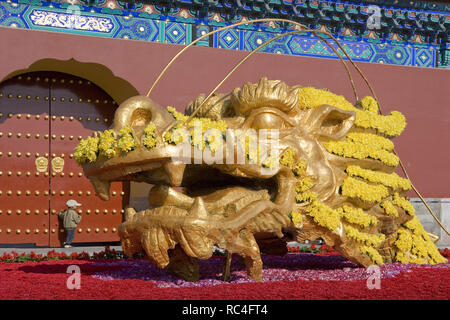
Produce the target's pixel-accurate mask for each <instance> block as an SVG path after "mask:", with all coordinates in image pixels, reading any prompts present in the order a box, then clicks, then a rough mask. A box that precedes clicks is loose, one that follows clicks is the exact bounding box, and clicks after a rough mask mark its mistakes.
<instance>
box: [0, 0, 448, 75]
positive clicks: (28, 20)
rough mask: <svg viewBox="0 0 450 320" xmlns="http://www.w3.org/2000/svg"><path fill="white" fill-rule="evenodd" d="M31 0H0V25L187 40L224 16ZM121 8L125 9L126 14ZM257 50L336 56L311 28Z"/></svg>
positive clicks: (242, 38)
mask: <svg viewBox="0 0 450 320" xmlns="http://www.w3.org/2000/svg"><path fill="white" fill-rule="evenodd" d="M32 3H36V4H33V5H30V4H17V3H9V2H5V1H4V0H0V26H6V27H16V28H24V29H34V30H47V31H56V32H66V33H75V34H81V35H95V36H100V37H109V38H119V39H132V40H141V41H150V42H160V43H170V44H181V45H186V44H189V43H191V42H192V41H193V40H195V39H196V38H198V37H200V36H201V35H203V34H205V33H207V32H209V31H210V30H213V29H217V28H218V27H220V26H222V25H224V24H223V22H220V21H216V20H214V17H209V19H210V20H208V23H207V24H205V23H204V22H205V21H204V20H202V21H200V20H198V19H193V18H190V17H186V18H184V17H182V16H177V17H174V16H168V15H164V10H165V9H164V8H163V7H161V8H159V7H157V6H156V8H157V9H158V11H159V12H152V13H147V12H135V11H125V10H119V11H120V12H121V14H114V10H117V9H110V11H109V12H110V13H111V14H108V13H107V12H108V10H106V9H105V8H96V9H94V8H92V7H88V6H78V8H80V10H78V11H76V10H75V11H74V10H68V9H69V8H72V9H73V7H75V6H72V7H68V6H69V5H68V4H67V3H53V4H52V3H49V2H45V5H43V3H44V2H42V3H41V2H39V1H36V2H32ZM39 3H40V5H39ZM75 8H77V7H75ZM173 10H177V9H176V8H174V9H173ZM125 12H127V13H128V14H126V15H125V14H124V13H125ZM116 13H117V12H116ZM277 30H279V29H277V28H273V27H270V26H262V27H261V26H260V27H258V26H242V27H240V28H236V29H230V30H225V31H221V32H219V33H217V34H215V35H214V36H211V37H209V38H206V39H204V40H202V41H201V42H200V43H199V44H198V45H201V46H212V47H214V48H220V49H228V50H245V51H251V50H253V49H255V48H256V47H258V46H259V45H261V44H262V43H264V42H265V41H267V40H269V39H271V38H273V37H274V36H276V35H278V34H279V32H277ZM210 38H211V39H210ZM339 42H340V43H341V44H342V46H343V47H344V48H345V50H346V51H347V53H348V54H349V56H350V57H351V58H352V59H354V60H355V61H362V62H371V63H385V64H395V65H404V66H419V67H435V66H436V64H437V63H436V57H437V54H438V50H439V45H434V44H420V43H408V42H400V41H391V40H385V41H380V40H379V39H377V41H370V39H367V38H364V39H362V38H357V37H340V38H339ZM330 43H331V45H332V46H333V47H334V48H336V49H338V48H337V45H336V44H335V43H334V42H333V41H331V40H330ZM261 51H262V52H266V53H274V54H286V55H295V56H308V57H317V58H330V59H337V58H338V57H337V56H336V54H335V53H334V52H333V50H332V49H331V48H329V47H328V46H327V45H326V44H325V43H324V42H322V41H321V40H320V39H319V38H317V37H316V36H314V35H312V34H299V35H293V36H287V37H284V38H280V39H278V40H276V41H274V42H272V43H271V44H270V45H268V46H266V47H265V48H263V49H262V50H261Z"/></svg>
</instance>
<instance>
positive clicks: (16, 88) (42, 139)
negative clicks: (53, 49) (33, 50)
mask: <svg viewBox="0 0 450 320" xmlns="http://www.w3.org/2000/svg"><path fill="white" fill-rule="evenodd" d="M45 79H46V77H45V75H44V74H33V75H28V76H26V75H25V76H19V77H15V78H13V79H10V80H7V81H5V82H3V83H1V84H0V230H1V231H0V243H35V244H36V245H48V241H49V186H50V177H49V172H48V165H47V163H48V157H49V142H50V141H49V135H50V128H49V115H50V98H49V96H50V84H49V82H48V81H47V82H46V81H44V80H45ZM36 163H37V164H36Z"/></svg>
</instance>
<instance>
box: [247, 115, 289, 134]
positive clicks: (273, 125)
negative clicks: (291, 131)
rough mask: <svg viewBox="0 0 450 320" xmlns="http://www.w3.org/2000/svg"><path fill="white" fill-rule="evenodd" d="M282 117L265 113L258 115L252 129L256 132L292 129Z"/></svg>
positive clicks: (254, 119)
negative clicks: (260, 130)
mask: <svg viewBox="0 0 450 320" xmlns="http://www.w3.org/2000/svg"><path fill="white" fill-rule="evenodd" d="M290 126H291V125H290V124H288V123H287V122H286V121H285V120H284V119H283V118H282V117H280V116H278V115H276V114H275V113H269V112H263V113H260V114H257V115H256V116H255V117H254V118H253V122H252V125H251V127H252V128H253V129H255V130H259V129H285V128H288V127H290Z"/></svg>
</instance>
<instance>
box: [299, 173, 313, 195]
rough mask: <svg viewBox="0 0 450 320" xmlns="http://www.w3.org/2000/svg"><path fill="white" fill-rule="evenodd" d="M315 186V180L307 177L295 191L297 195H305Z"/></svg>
mask: <svg viewBox="0 0 450 320" xmlns="http://www.w3.org/2000/svg"><path fill="white" fill-rule="evenodd" d="M313 185H314V179H313V178H311V177H305V178H303V179H299V180H298V181H297V184H296V186H295V191H296V192H297V193H303V192H305V191H307V190H309V189H311V188H312V187H313Z"/></svg>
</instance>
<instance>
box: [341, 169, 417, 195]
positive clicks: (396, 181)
mask: <svg viewBox="0 0 450 320" xmlns="http://www.w3.org/2000/svg"><path fill="white" fill-rule="evenodd" d="M346 171H347V173H348V174H349V176H353V177H359V178H362V179H364V180H367V181H370V182H375V183H381V184H383V185H385V186H386V187H391V188H392V189H402V190H405V191H406V190H410V189H411V182H410V181H409V180H408V179H405V178H402V177H400V176H398V175H397V174H396V173H391V174H389V173H384V172H377V171H373V170H367V169H362V168H360V167H358V166H348V167H347V170H346Z"/></svg>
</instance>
